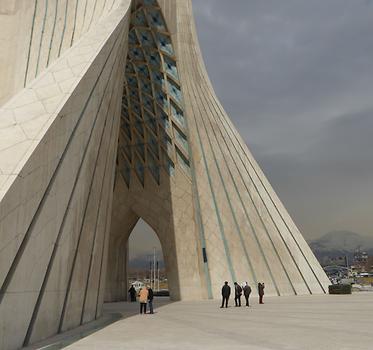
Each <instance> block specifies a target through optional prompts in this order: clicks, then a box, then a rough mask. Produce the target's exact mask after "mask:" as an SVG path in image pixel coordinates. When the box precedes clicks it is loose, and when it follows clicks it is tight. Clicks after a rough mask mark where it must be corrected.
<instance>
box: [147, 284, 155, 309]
mask: <svg viewBox="0 0 373 350" xmlns="http://www.w3.org/2000/svg"><path fill="white" fill-rule="evenodd" d="M153 299H154V293H153V289H151V288H150V287H148V304H149V313H150V314H154V311H153Z"/></svg>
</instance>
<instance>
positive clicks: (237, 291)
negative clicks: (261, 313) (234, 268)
mask: <svg viewBox="0 0 373 350" xmlns="http://www.w3.org/2000/svg"><path fill="white" fill-rule="evenodd" d="M264 288H265V286H264V283H260V282H259V283H258V295H259V304H264V303H263V296H264ZM242 294H243V295H244V297H245V299H246V306H250V300H249V298H250V294H251V287H250V286H249V284H248V283H247V282H245V284H244V285H243V286H240V285H239V284H238V283H237V282H234V303H235V306H236V307H237V306H238V307H240V306H241V296H242ZM221 295H222V303H221V308H223V307H224V306H225V307H228V301H229V297H230V295H231V287H230V286H229V285H228V282H227V281H225V282H224V286H223V288H222V290H221Z"/></svg>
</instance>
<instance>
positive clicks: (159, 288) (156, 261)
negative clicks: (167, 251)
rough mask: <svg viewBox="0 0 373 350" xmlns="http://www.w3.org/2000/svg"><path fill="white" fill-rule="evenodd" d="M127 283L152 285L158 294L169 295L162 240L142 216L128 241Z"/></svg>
mask: <svg viewBox="0 0 373 350" xmlns="http://www.w3.org/2000/svg"><path fill="white" fill-rule="evenodd" d="M127 256H128V259H127V261H128V263H127V285H128V287H130V286H131V285H134V286H135V289H137V290H138V289H139V288H140V287H142V286H150V287H151V288H152V289H153V291H154V292H155V294H156V295H161V296H167V295H168V294H169V292H168V280H167V270H166V266H165V262H164V257H163V249H162V244H161V241H160V240H159V238H158V235H157V234H156V232H155V231H154V230H153V229H152V228H151V227H150V226H149V225H148V224H147V223H146V222H145V221H144V220H142V219H141V218H140V219H139V221H138V222H137V224H136V226H135V227H134V228H133V230H132V232H131V233H130V236H129V238H128V242H127Z"/></svg>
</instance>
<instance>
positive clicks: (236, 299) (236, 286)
mask: <svg viewBox="0 0 373 350" xmlns="http://www.w3.org/2000/svg"><path fill="white" fill-rule="evenodd" d="M241 295H242V287H241V286H240V285H239V284H238V283H237V282H234V302H235V304H236V306H241Z"/></svg>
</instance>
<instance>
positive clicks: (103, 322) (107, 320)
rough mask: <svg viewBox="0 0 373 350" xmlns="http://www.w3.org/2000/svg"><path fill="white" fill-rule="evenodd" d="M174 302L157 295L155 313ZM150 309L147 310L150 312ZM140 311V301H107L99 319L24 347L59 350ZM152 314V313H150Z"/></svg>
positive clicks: (24, 349)
mask: <svg viewBox="0 0 373 350" xmlns="http://www.w3.org/2000/svg"><path fill="white" fill-rule="evenodd" d="M170 303H172V301H171V300H170V298H168V297H155V298H154V302H153V305H154V313H156V312H157V309H158V308H160V307H162V306H165V305H168V304H170ZM148 311H149V310H147V312H148ZM139 313H140V304H139V303H138V302H134V303H130V302H119V303H106V304H104V309H103V316H102V317H101V318H99V319H98V320H95V321H92V322H89V323H86V324H84V325H82V326H80V327H78V328H75V329H73V330H71V331H67V332H64V333H62V334H58V335H56V336H54V337H52V338H49V339H47V340H45V341H43V342H40V343H37V344H34V345H31V346H28V347H26V348H23V350H37V349H38V350H41V349H43V350H59V349H63V348H65V347H67V346H69V345H71V344H73V343H75V342H77V341H79V340H80V339H83V338H85V337H87V336H89V335H91V334H93V333H95V332H97V331H99V330H101V329H103V328H105V327H107V326H109V325H111V324H113V323H114V322H116V321H119V320H122V319H125V318H129V317H132V316H136V315H138V314H139ZM149 316H150V315H149Z"/></svg>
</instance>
